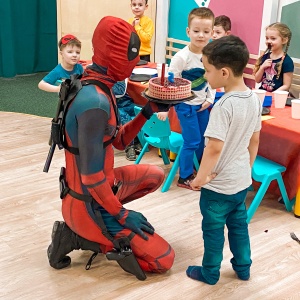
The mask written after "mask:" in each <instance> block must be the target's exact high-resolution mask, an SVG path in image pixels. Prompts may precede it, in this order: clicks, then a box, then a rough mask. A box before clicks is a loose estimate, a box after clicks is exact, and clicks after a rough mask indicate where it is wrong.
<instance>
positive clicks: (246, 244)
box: [226, 189, 252, 280]
mask: <svg viewBox="0 0 300 300" xmlns="http://www.w3.org/2000/svg"><path fill="white" fill-rule="evenodd" d="M246 194H247V189H246V190H244V191H241V192H240V193H238V194H237V197H239V199H237V200H238V201H239V202H238V204H237V206H236V209H235V210H233V211H232V212H231V213H230V214H229V216H228V218H227V221H226V224H227V228H228V240H229V246H230V250H231V252H232V254H233V258H232V259H231V260H230V262H231V263H232V268H233V270H234V271H235V272H236V274H237V276H238V277H239V278H240V279H241V280H248V279H249V278H250V266H251V263H252V261H251V258H250V257H251V249H250V239H249V233H248V224H247V221H246V220H247V211H246V205H245V202H244V201H245V198H246Z"/></svg>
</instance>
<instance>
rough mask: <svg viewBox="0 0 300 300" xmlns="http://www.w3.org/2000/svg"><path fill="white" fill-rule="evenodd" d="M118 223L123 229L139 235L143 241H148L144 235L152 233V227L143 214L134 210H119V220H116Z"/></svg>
mask: <svg viewBox="0 0 300 300" xmlns="http://www.w3.org/2000/svg"><path fill="white" fill-rule="evenodd" d="M118 221H119V223H120V224H121V225H123V226H124V227H125V228H128V229H130V230H132V231H133V232H135V233H137V234H138V235H140V236H141V237H142V238H143V239H144V240H146V241H147V240H148V236H147V235H146V234H145V233H144V231H145V232H148V233H149V234H153V233H154V228H153V226H152V225H151V224H150V223H149V222H148V221H147V219H146V218H145V217H144V215H143V214H141V213H139V212H136V211H134V210H127V209H125V208H122V209H121V218H120V219H118Z"/></svg>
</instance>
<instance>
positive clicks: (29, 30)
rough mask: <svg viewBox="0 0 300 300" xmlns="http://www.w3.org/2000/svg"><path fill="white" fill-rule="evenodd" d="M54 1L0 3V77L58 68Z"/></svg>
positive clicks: (8, 0) (27, 0)
mask: <svg viewBox="0 0 300 300" xmlns="http://www.w3.org/2000/svg"><path fill="white" fill-rule="evenodd" d="M56 19H57V18H56V0H26V1H22V0H1V1H0V20H1V21H0V77H14V76H15V75H20V74H31V73H36V72H40V71H50V70H51V69H53V68H54V67H55V66H56V64H57V23H56Z"/></svg>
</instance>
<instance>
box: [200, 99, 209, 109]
mask: <svg viewBox="0 0 300 300" xmlns="http://www.w3.org/2000/svg"><path fill="white" fill-rule="evenodd" d="M210 106H211V103H210V102H208V101H204V102H203V103H202V106H201V108H200V109H199V111H202V110H204V109H207V108H208V107H210Z"/></svg>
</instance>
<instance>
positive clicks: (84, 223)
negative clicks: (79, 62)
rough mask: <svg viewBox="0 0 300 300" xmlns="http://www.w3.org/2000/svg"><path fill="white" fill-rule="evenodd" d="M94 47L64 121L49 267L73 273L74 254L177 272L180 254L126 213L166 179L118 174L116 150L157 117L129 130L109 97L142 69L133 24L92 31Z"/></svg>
mask: <svg viewBox="0 0 300 300" xmlns="http://www.w3.org/2000/svg"><path fill="white" fill-rule="evenodd" d="M92 44H93V48H94V55H93V58H92V61H93V64H92V65H91V66H88V67H87V69H86V70H85V72H84V74H83V76H82V78H81V83H82V88H81V89H80V90H79V92H78V93H77V94H76V96H75V98H74V99H73V100H72V102H71V104H70V106H69V108H68V110H67V112H66V116H65V126H64V135H65V140H66V143H67V145H68V147H67V149H65V161H66V167H65V169H64V168H62V169H63V172H62V174H61V178H63V182H64V185H66V184H67V187H68V188H67V189H64V191H63V193H62V196H61V197H62V215H63V218H64V222H60V221H56V222H55V223H54V226H53V230H52V236H51V238H52V242H51V244H50V246H49V247H48V251H47V254H48V259H49V263H50V265H51V266H52V267H54V268H56V269H61V268H64V267H67V266H68V265H69V264H70V263H71V259H70V257H69V256H67V254H68V253H69V252H71V251H72V250H74V249H83V250H91V251H93V252H95V253H100V252H101V253H103V254H106V256H107V258H108V259H115V260H117V261H118V262H119V261H122V259H120V258H123V257H125V256H126V255H127V254H128V253H129V252H132V254H133V255H134V257H135V259H134V260H131V261H130V262H129V263H128V264H127V263H125V265H124V264H123V265H122V264H121V263H119V264H120V266H121V267H122V268H123V269H124V270H125V271H127V272H130V273H132V274H135V275H136V272H135V271H134V270H133V271H132V266H133V269H138V268H141V270H143V271H147V272H157V273H163V272H166V271H167V270H169V269H170V268H171V266H172V264H173V261H174V256H175V254H174V250H173V249H172V248H171V246H170V245H169V244H168V243H167V242H166V241H165V240H164V239H163V238H162V237H160V236H159V235H158V234H156V233H155V232H154V228H153V227H152V225H151V224H150V223H149V222H148V221H147V219H146V218H145V217H144V216H143V215H142V214H141V213H139V212H135V211H132V210H128V209H126V208H125V207H124V206H123V205H124V204H125V203H127V202H130V201H132V200H135V199H138V198H141V197H143V196H145V195H146V194H148V193H151V192H153V191H155V190H156V189H157V188H158V187H159V186H160V185H161V184H162V182H163V180H164V172H163V170H162V169H161V168H159V167H157V166H152V165H146V164H144V165H142V164H138V165H128V166H123V167H118V168H114V152H113V147H114V148H116V149H119V150H124V149H125V147H126V146H127V145H128V144H129V143H130V142H131V141H132V140H133V139H134V137H135V136H136V135H137V134H138V132H139V131H140V129H141V127H142V126H143V125H144V123H145V122H146V120H147V119H149V118H150V117H151V115H152V114H153V111H158V108H157V106H156V105H155V104H153V103H150V102H149V103H147V104H146V105H145V107H144V108H143V109H142V111H141V113H140V114H139V115H137V116H136V118H135V119H133V120H132V121H131V122H129V123H127V124H125V125H123V126H122V125H119V124H118V112H117V108H116V100H115V98H114V96H113V94H112V93H110V89H111V88H112V86H113V85H114V84H115V83H116V82H117V81H122V80H124V79H125V78H128V77H129V76H130V74H131V72H132V70H133V68H134V67H135V66H136V64H137V62H138V61H139V56H138V54H139V47H140V41H139V38H138V36H137V34H136V32H135V29H134V28H133V27H132V26H131V25H130V24H128V23H127V22H125V21H123V20H121V19H119V18H115V17H104V18H103V19H101V20H100V22H99V24H98V25H97V27H96V29H95V31H94V34H93V38H92ZM99 82H100V86H99ZM103 84H104V87H105V86H106V87H107V90H105V88H103ZM101 86H102V88H101ZM70 149H73V151H71V150H70ZM74 149H75V150H74ZM120 249H121V250H122V251H123V252H122V251H121V252H122V253H120ZM124 249H125V250H124ZM124 251H125V252H124ZM126 251H127V252H126ZM122 255H123V256H122ZM136 262H137V263H136ZM136 276H137V278H138V279H141V280H143V279H145V277H143V276H140V277H139V276H138V275H136Z"/></svg>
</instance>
